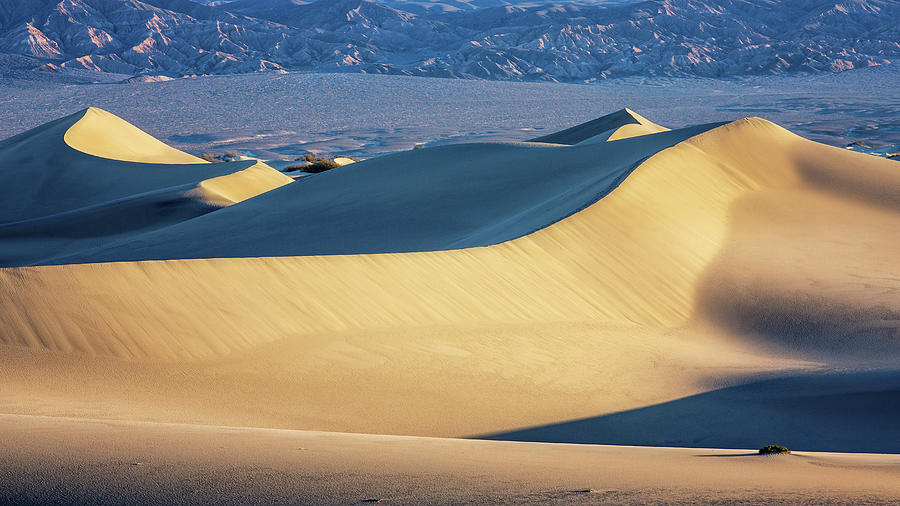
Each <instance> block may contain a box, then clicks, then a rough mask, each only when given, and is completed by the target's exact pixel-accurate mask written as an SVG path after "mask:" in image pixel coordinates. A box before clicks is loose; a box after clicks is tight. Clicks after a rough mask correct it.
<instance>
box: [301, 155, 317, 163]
mask: <svg viewBox="0 0 900 506" xmlns="http://www.w3.org/2000/svg"><path fill="white" fill-rule="evenodd" d="M303 159H304V160H306V161H307V162H309V163H313V162H315V161H316V155H314V154H312V153H306V154H305V155H303ZM298 160H299V158H298Z"/></svg>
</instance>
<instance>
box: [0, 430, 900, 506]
mask: <svg viewBox="0 0 900 506" xmlns="http://www.w3.org/2000/svg"><path fill="white" fill-rule="evenodd" d="M0 433H4V434H11V435H15V437H16V444H15V445H4V446H0V476H4V477H6V479H4V480H2V481H0V497H5V498H6V499H7V500H9V501H11V502H14V503H17V504H55V503H58V502H65V503H91V504H123V503H124V504H146V503H153V504H182V503H191V504H221V503H235V504H276V503H277V504H354V503H360V502H363V501H371V502H375V501H378V500H380V501H384V502H386V503H388V504H459V503H466V504H468V503H484V504H498V503H502V504H597V503H603V504H606V503H609V504H698V503H702V504H710V503H712V504H721V503H727V504H763V503H766V504H895V503H896V500H897V497H900V456H897V455H871V454H857V455H847V454H834V453H811V452H799V453H794V454H793V455H783V456H774V457H772V456H760V455H755V454H754V453H753V452H750V451H746V450H701V449H693V448H638V447H614V446H596V445H590V446H587V445H547V444H538V443H503V442H494V441H466V440H458V439H428V438H410V437H396V436H373V435H358V434H334V433H322V432H300V431H278V430H260V429H238V428H229V427H204V426H187V425H168V424H147V423H126V422H108V421H103V422H101V421H96V420H73V419H52V418H34V417H15V416H0ZM48 483H52V484H53V486H48V485H47V484H48Z"/></svg>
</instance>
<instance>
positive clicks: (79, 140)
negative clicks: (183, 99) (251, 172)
mask: <svg viewBox="0 0 900 506" xmlns="http://www.w3.org/2000/svg"><path fill="white" fill-rule="evenodd" d="M70 143H71V144H70ZM82 150H83V151H82ZM134 160H136V161H140V162H146V163H136V161H134ZM254 163H255V162H252V161H248V162H232V163H206V162H203V160H200V159H198V158H195V157H193V156H191V155H188V154H187V153H182V152H180V151H178V150H175V149H173V148H170V147H168V146H166V145H165V144H163V143H161V142H159V141H158V140H156V139H154V138H153V137H151V136H149V135H147V134H146V133H144V132H141V131H140V130H138V129H137V128H135V127H133V126H131V125H130V124H128V123H127V122H125V121H123V120H121V119H119V118H117V117H116V116H113V115H112V114H109V113H107V112H105V111H101V110H99V109H96V108H89V109H85V110H83V111H80V112H78V113H75V114H73V115H71V116H67V117H65V118H61V119H59V120H56V121H53V122H51V123H48V124H46V125H42V126H40V127H37V128H35V129H33V130H29V131H27V132H24V133H22V134H19V135H17V136H15V137H11V138H9V139H6V140H4V141H0V224H10V223H15V222H20V221H24V220H30V219H36V218H42V217H48V216H53V215H57V214H60V213H65V212H71V211H74V210H77V209H83V208H87V207H91V206H97V205H105V204H108V203H110V202H112V201H118V200H123V199H126V200H127V199H129V198H132V197H135V196H138V195H142V194H146V193H149V192H156V191H158V192H162V193H166V192H171V191H172V190H176V192H177V191H178V190H179V189H180V188H181V187H183V186H184V185H196V184H198V183H199V182H200V181H203V180H206V179H210V178H215V177H219V176H225V175H228V174H232V173H234V172H237V171H240V170H244V169H247V168H249V167H250V166H252V165H253V164H254ZM272 172H273V173H277V171H275V170H274V169H273V170H272ZM282 182H284V180H282ZM269 189H271V188H269ZM112 215H113V214H111V216H112Z"/></svg>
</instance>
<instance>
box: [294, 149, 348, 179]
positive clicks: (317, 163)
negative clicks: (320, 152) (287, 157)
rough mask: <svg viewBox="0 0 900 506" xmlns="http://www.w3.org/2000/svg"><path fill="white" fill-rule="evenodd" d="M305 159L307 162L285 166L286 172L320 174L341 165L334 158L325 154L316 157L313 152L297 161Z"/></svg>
mask: <svg viewBox="0 0 900 506" xmlns="http://www.w3.org/2000/svg"><path fill="white" fill-rule="evenodd" d="M300 160H303V161H305V162H307V163H305V164H299V163H298V164H297V165H289V166H287V167H285V168H284V172H294V171H298V170H299V171H301V172H308V173H310V174H318V173H320V172H325V171H326V170H331V169H334V168H336V167H340V166H341V164H339V163H337V162H335V161H334V160H333V159H330V158H326V157H324V156H320V157H316V155H313V154H311V153H307V154H306V155H304V156H303V157H302V158H298V159H297V161H300Z"/></svg>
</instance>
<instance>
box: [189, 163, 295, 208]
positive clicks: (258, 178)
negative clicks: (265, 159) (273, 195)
mask: <svg viewBox="0 0 900 506" xmlns="http://www.w3.org/2000/svg"><path fill="white" fill-rule="evenodd" d="M293 181H294V180H293V179H292V178H291V177H290V176H287V175H285V174H284V173H282V172H279V171H277V170H275V169H273V168H272V167H269V166H268V165H266V164H265V163H262V162H257V163H256V164H255V165H253V166H252V167H249V168H247V169H244V170H241V171H238V172H235V173H233V174H228V175H225V176H219V177H215V178H211V179H206V180H204V181H200V183H199V184H198V185H197V188H196V191H195V193H194V194H195V195H196V196H197V197H199V198H200V199H201V200H203V201H204V202H208V203H211V204H215V205H218V206H222V207H224V206H230V205H232V204H237V203H238V202H243V201H245V200H247V199H250V198H253V197H255V196H257V195H260V194H262V193H265V192H267V191H270V190H274V189H275V188H280V187H282V186H284V185H286V184H288V183H292V182H293Z"/></svg>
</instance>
